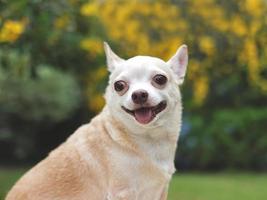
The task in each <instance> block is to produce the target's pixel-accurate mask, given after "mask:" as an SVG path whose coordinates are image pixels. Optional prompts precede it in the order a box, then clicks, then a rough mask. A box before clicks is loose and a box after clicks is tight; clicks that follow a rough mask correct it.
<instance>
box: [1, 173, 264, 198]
mask: <svg viewBox="0 0 267 200" xmlns="http://www.w3.org/2000/svg"><path fill="white" fill-rule="evenodd" d="M24 171H25V170H23V169H19V170H14V169H1V170H0V200H2V199H4V195H5V193H6V191H8V189H9V188H10V187H11V185H12V184H13V183H14V182H15V181H16V180H17V179H18V177H20V175H21V174H22V173H23V172H24ZM266 198H267V174H252V173H238V174H234V173H219V174H199V173H187V174H178V175H176V176H174V177H173V179H172V182H171V185H170V190H169V198H168V200H215V199H216V200H239V199H240V200H265V199H266Z"/></svg>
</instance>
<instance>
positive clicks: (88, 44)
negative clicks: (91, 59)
mask: <svg viewBox="0 0 267 200" xmlns="http://www.w3.org/2000/svg"><path fill="white" fill-rule="evenodd" d="M80 47H81V48H82V49H84V50H85V51H88V52H89V54H90V55H92V56H96V55H98V54H102V53H103V43H102V41H100V40H99V39H90V38H86V39H83V40H81V42H80Z"/></svg>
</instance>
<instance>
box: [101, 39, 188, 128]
mask: <svg viewBox="0 0 267 200" xmlns="http://www.w3.org/2000/svg"><path fill="white" fill-rule="evenodd" d="M104 47H105V53H106V57H107V66H108V70H109V71H110V73H111V74H110V77H109V86H108V87H107V90H106V94H105V98H106V101H107V105H108V107H109V108H110V110H111V112H112V114H113V115H114V116H115V117H116V118H117V119H118V120H120V121H121V122H123V124H125V125H126V126H127V125H128V126H135V127H136V126H137V127H140V126H141V127H142V128H143V127H156V126H159V125H161V124H163V123H165V122H166V121H167V120H171V119H170V117H175V116H173V115H172V113H173V112H174V111H176V110H177V108H178V109H180V110H181V105H180V104H181V103H180V101H181V96H180V91H179V87H178V86H179V85H181V84H182V83H183V80H184V76H185V73H186V67H187V63H188V54H187V46H186V45H182V46H181V47H180V48H179V49H178V50H177V52H176V53H175V55H174V56H173V57H172V58H171V59H170V60H169V61H167V62H164V61H163V60H161V59H159V58H155V57H150V56H136V57H133V58H130V59H128V60H124V59H122V58H120V57H119V56H117V55H116V54H115V53H114V52H113V51H112V50H111V48H110V47H109V46H108V44H107V43H104ZM178 112H181V111H178ZM129 124H131V125H129Z"/></svg>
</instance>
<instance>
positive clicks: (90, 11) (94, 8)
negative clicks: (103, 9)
mask: <svg viewBox="0 0 267 200" xmlns="http://www.w3.org/2000/svg"><path fill="white" fill-rule="evenodd" d="M98 9H99V8H98V4H97V2H93V3H86V4H84V5H82V7H81V8H80V13H81V14H82V15H84V16H87V17H89V16H95V15H97V14H98Z"/></svg>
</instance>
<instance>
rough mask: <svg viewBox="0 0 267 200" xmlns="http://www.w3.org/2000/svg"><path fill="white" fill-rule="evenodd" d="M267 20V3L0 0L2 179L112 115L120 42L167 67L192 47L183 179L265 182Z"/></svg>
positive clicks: (130, 52)
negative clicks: (109, 104)
mask: <svg viewBox="0 0 267 200" xmlns="http://www.w3.org/2000/svg"><path fill="white" fill-rule="evenodd" d="M266 13H267V2H266V0H229V1H219V0H202V1H194V0H158V1H153V0H147V1H141V0H129V1H123V0H109V1H106V0H92V1H88V0H57V1H53V0H19V1H18V0H11V1H8V0H0V166H2V169H3V170H2V171H3V172H6V170H4V169H6V168H7V166H12V169H13V171H12V173H9V174H10V175H12V174H14V173H15V175H16V174H17V173H16V170H14V167H21V166H27V167H26V168H28V167H29V166H31V165H33V164H34V163H36V162H38V161H39V160H40V159H42V158H44V157H45V156H46V155H47V153H48V152H49V151H50V150H51V149H53V148H55V147H56V146H58V144H60V143H61V142H63V141H64V140H65V139H66V138H67V137H68V136H69V135H70V134H71V133H73V131H74V130H75V129H76V128H77V127H78V126H80V125H81V124H82V123H87V122H88V121H89V120H90V118H91V117H93V116H94V115H96V114H97V113H98V112H99V111H100V110H101V108H102V107H103V105H104V99H103V97H102V94H103V92H104V89H105V86H106V84H107V76H108V73H107V70H106V67H105V55H104V52H103V46H102V42H103V41H108V42H109V43H110V45H111V46H112V48H113V50H114V51H115V52H116V53H117V54H118V55H120V56H121V57H124V58H129V57H132V56H135V55H138V54H143V55H151V56H157V57H160V58H162V59H165V60H167V59H168V58H170V56H171V55H173V54H174V53H175V51H176V49H177V48H178V47H179V45H181V44H183V43H185V44H187V45H188V47H189V56H190V61H189V67H188V72H187V77H186V81H185V83H184V85H183V87H182V93H183V103H184V113H183V127H182V132H181V135H180V139H179V144H178V145H179V148H178V151H177V154H176V159H175V164H176V167H177V168H178V171H179V172H183V171H186V172H190V171H199V172H201V171H202V172H203V171H205V172H210V171H212V172H214V171H229V170H230V171H253V172H254V173H253V175H241V176H242V177H243V176H244V177H246V178H244V179H241V180H244V181H245V180H247V181H248V180H250V179H251V177H254V178H256V177H258V176H261V175H257V174H255V172H257V173H258V172H266V171H267V125H266V122H267V15H266ZM13 172H14V173H13ZM18 174H19V173H18ZM190 176H191V175H189V177H190ZM192 176H193V175H192ZM187 177H188V175H187V176H185V177H182V178H183V179H181V180H187ZM226 177H230V178H231V177H232V176H231V175H227V176H226ZM233 177H235V176H233ZM263 177H265V176H263ZM16 178H18V176H16ZM196 178H200V179H199V180H201V176H199V175H197V176H196ZM265 178H266V177H265ZM1 179H2V180H4V179H3V178H1V176H0V190H1V184H4V182H5V183H6V181H1ZM178 179H179V178H178V177H177V180H178ZM252 179H253V178H252ZM5 180H7V178H6V179H5ZM10 180H13V179H12V178H10ZM208 180H210V182H213V181H214V180H215V181H216V180H217V176H215V177H214V178H213V179H208V178H207V180H206V181H208ZM219 180H220V179H219ZM253 180H254V179H253ZM260 180H261V181H262V179H260ZM229 181H230V182H231V179H230V180H229ZM200 182H201V181H200ZM255 182H257V181H255ZM194 183H195V180H193V181H192V186H191V187H192V188H191V189H192V190H193V188H194V186H193V184H194ZM262 183H263V181H262V182H259V184H258V185H259V186H260V185H262ZM264 184H265V185H266V186H267V179H266V180H265V182H264ZM188 185H189V188H190V184H188ZM237 185H238V184H237ZM256 185H257V184H256ZM9 186H10V185H9ZM208 187H209V186H208V185H207V188H208ZM233 187H235V186H234V185H233ZM241 187H242V186H241ZM259 188H260V187H259ZM177 191H179V187H177ZM215 191H216V190H215ZM189 192H190V189H189V190H188V193H189ZM185 193H186V192H185ZM266 195H267V192H265V196H266ZM0 198H1V195H0ZM173 199H175V198H173ZM181 199H202V198H197V197H190V196H189V197H188V198H187V197H182V198H181ZM203 199H207V198H203ZM211 199H214V197H213V198H211ZM225 199H229V198H225Z"/></svg>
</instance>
